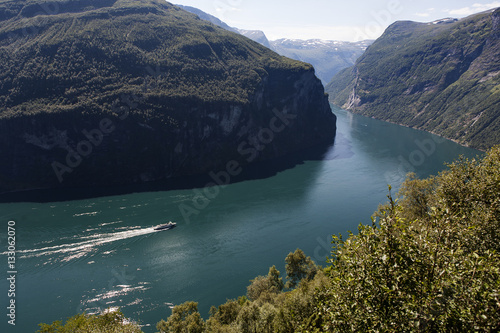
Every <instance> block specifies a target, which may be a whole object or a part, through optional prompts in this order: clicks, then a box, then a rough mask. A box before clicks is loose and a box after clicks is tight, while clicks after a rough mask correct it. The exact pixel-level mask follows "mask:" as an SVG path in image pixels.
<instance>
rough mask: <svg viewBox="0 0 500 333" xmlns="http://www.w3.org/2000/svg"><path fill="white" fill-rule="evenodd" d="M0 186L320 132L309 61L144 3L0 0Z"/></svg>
mask: <svg viewBox="0 0 500 333" xmlns="http://www.w3.org/2000/svg"><path fill="white" fill-rule="evenodd" d="M0 19H2V21H0V60H1V61H0V151H1V153H2V160H1V162H0V192H2V191H4V192H5V191H13V190H26V189H33V188H54V187H77V186H78V187H80V186H108V185H123V184H130V183H140V182H148V181H156V180H162V179H171V178H174V179H178V178H182V177H184V176H189V175H197V174H203V173H210V172H213V173H217V172H218V171H220V170H226V171H227V172H229V173H230V174H231V175H233V174H237V173H238V172H241V169H242V168H244V167H245V166H246V165H248V164H250V163H253V162H257V161H265V160H271V159H274V158H277V157H280V156H284V155H286V154H288V153H291V152H295V151H298V150H301V149H305V148H308V147H312V146H314V145H318V144H322V143H325V142H330V141H331V140H332V139H333V137H334V135H335V116H334V115H333V114H332V113H331V110H330V107H329V103H328V100H327V97H326V95H325V94H324V89H323V86H322V84H321V82H320V80H319V79H317V78H316V76H315V74H314V70H313V68H312V67H311V66H310V65H307V64H304V63H301V62H297V61H293V60H290V59H287V58H284V57H281V56H279V55H277V54H276V53H274V52H272V51H270V50H268V49H266V48H265V47H263V46H261V45H259V44H257V43H255V42H253V41H251V40H249V39H247V38H245V37H243V36H240V35H238V34H235V33H232V32H228V31H225V30H223V29H221V28H219V27H216V26H214V25H212V24H210V23H208V22H205V21H202V20H200V19H198V18H197V17H196V16H195V15H193V14H190V13H187V12H185V11H183V10H181V9H180V8H178V7H176V6H173V5H171V4H169V3H166V2H163V1H159V0H158V1H155V0H141V1H131V0H130V1H128V0H107V1H97V0H66V1H55V2H54V1H50V2H46V1H42V0H40V1H31V2H29V3H25V2H24V1H2V2H0Z"/></svg>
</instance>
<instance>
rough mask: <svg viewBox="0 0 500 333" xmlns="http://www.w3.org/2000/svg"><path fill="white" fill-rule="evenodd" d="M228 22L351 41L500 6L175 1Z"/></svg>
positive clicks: (358, 0) (278, 33) (272, 32)
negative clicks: (399, 24) (395, 26)
mask: <svg viewBox="0 0 500 333" xmlns="http://www.w3.org/2000/svg"><path fill="white" fill-rule="evenodd" d="M171 2H173V3H176V4H181V5H186V6H193V7H196V8H199V9H201V10H203V11H205V12H207V13H209V14H212V15H214V16H216V17H218V18H220V19H221V20H223V21H224V22H226V23H227V24H229V25H230V26H233V27H237V28H241V29H250V30H252V29H255V30H263V31H264V32H265V33H266V35H267V36H268V38H269V39H270V40H275V39H279V38H297V39H313V38H319V39H330V40H345V41H354V40H362V39H370V38H377V37H379V36H380V35H381V34H382V32H383V31H384V30H385V28H387V26H388V25H389V24H391V23H393V22H394V21H398V20H412V21H419V22H430V21H434V20H437V19H441V18H445V17H456V18H461V17H465V16H468V15H471V14H474V13H478V12H481V11H484V10H488V9H491V8H495V7H500V0H485V1H481V0H476V1H464V0H439V1H437V0H432V1H430V0H347V1H346V0H342V1H341V0H307V1H306V0H301V1H299V0H286V1H285V0H174V1H171Z"/></svg>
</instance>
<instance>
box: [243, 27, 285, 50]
mask: <svg viewBox="0 0 500 333" xmlns="http://www.w3.org/2000/svg"><path fill="white" fill-rule="evenodd" d="M236 30H237V32H238V33H240V34H242V35H243V36H245V37H248V38H250V39H251V40H254V41H256V42H257V43H260V44H262V45H264V46H265V47H267V48H270V49H272V47H271V44H270V43H269V40H268V39H267V36H266V34H265V33H264V32H263V31H260V30H244V29H236ZM282 55H284V54H282Z"/></svg>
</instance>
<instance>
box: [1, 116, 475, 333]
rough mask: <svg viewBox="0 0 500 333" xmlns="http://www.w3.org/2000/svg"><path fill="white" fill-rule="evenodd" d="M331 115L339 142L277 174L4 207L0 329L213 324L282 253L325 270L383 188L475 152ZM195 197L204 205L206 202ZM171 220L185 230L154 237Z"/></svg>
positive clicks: (366, 219) (426, 136) (281, 264)
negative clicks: (189, 315)
mask: <svg viewBox="0 0 500 333" xmlns="http://www.w3.org/2000/svg"><path fill="white" fill-rule="evenodd" d="M334 112H335V113H336V115H337V116H338V124H337V126H338V130H337V137H336V140H335V144H334V145H333V146H332V147H331V148H330V149H329V150H328V152H327V153H326V155H325V156H324V159H322V160H316V161H306V162H304V163H302V164H299V165H297V166H295V167H293V168H291V169H287V170H285V171H282V172H279V173H278V174H276V175H275V176H273V177H270V178H266V179H259V180H248V181H243V182H239V183H236V184H232V185H229V186H226V187H224V188H221V187H218V188H211V189H209V190H204V189H200V190H198V191H195V190H176V191H163V192H147V193H134V194H127V195H119V196H108V197H99V198H94V199H86V200H77V201H64V202H48V203H4V204H0V228H1V230H2V233H1V235H2V236H1V237H2V238H0V246H1V250H0V251H1V252H2V254H1V255H0V262H1V263H2V265H1V266H2V267H4V269H3V270H4V274H5V276H6V275H7V271H8V267H7V253H6V251H7V228H8V221H10V220H12V221H15V223H16V224H15V229H16V251H17V252H16V267H15V268H16V271H17V274H16V296H15V300H16V326H15V327H13V326H11V325H8V324H7V320H8V319H9V318H8V317H7V316H6V315H5V314H6V313H7V311H8V310H7V309H6V307H7V306H8V302H9V300H10V299H11V298H8V297H7V292H8V290H9V284H8V282H7V279H6V278H4V279H2V281H1V282H0V294H1V295H2V304H3V305H4V307H3V308H4V309H5V310H4V311H5V314H4V315H3V316H2V317H3V318H4V319H3V320H2V323H0V330H1V331H2V332H23V333H25V332H34V331H36V329H37V324H38V323H40V322H52V321H54V320H59V319H65V318H66V317H68V316H72V315H74V314H76V313H77V312H81V311H83V310H86V311H87V312H91V313H94V312H97V311H100V310H103V309H105V308H107V307H110V306H112V307H114V306H120V307H121V308H122V311H123V312H124V313H125V314H126V315H127V316H128V317H130V318H132V319H133V320H139V321H140V322H141V323H142V324H143V325H145V326H144V328H143V330H144V331H145V332H153V331H154V326H155V325H156V322H158V321H159V320H160V319H162V318H164V319H166V318H167V317H168V316H169V315H170V312H171V310H170V306H171V305H172V304H180V303H183V302H185V301H187V300H194V301H197V302H199V308H200V312H201V313H202V315H203V316H204V317H207V316H208V311H209V308H210V306H211V305H218V304H221V303H223V302H225V301H226V299H228V298H235V297H237V296H239V295H243V294H245V292H246V286H247V285H248V284H249V280H250V279H252V278H254V277H255V276H257V275H263V274H266V273H267V271H268V268H269V266H272V265H274V264H275V265H276V266H277V267H278V269H280V270H281V271H282V272H283V271H284V258H285V256H286V255H287V254H288V253H289V252H291V251H294V250H295V249H296V248H298V247H299V248H301V249H303V250H304V251H305V252H306V253H307V254H308V255H310V256H311V257H312V258H313V259H314V260H315V261H316V262H317V263H320V264H321V263H324V262H325V258H326V256H327V255H328V253H329V250H330V239H331V238H330V235H331V234H334V233H335V234H338V233H344V234H345V233H346V232H347V231H348V230H353V231H355V230H356V228H357V226H358V224H359V223H370V215H371V214H372V213H373V212H374V211H375V210H376V208H377V206H378V205H379V204H380V203H383V202H385V201H386V195H387V184H388V183H390V184H392V185H393V187H395V188H396V189H397V188H398V187H399V185H400V183H401V181H402V180H403V179H404V175H405V173H406V172H408V171H414V172H416V173H417V174H418V175H419V176H421V177H425V176H428V175H431V174H436V173H438V172H439V171H440V170H443V169H444V163H445V162H451V161H452V160H453V159H456V158H457V157H458V156H459V155H460V154H463V155H466V156H468V157H473V156H476V155H477V154H478V153H479V152H478V151H475V150H472V149H468V148H464V147H461V146H459V145H457V144H455V143H453V142H451V141H448V140H443V139H441V138H439V137H437V136H434V135H432V134H429V133H425V132H421V131H416V130H412V129H409V128H405V127H402V126H398V125H393V124H389V123H385V122H381V121H377V120H374V119H370V118H365V117H361V116H357V115H353V114H351V113H349V112H347V111H343V110H340V109H335V110H334ZM204 191H205V192H204ZM200 192H201V193H205V194H206V195H207V196H208V197H209V199H206V200H201V199H200V198H201V197H200V195H199V193H200ZM193 200H195V201H193ZM183 212H184V214H183ZM169 220H172V221H176V222H177V224H178V227H177V228H175V229H173V230H169V231H164V232H155V231H154V230H153V228H152V227H153V226H155V225H157V224H160V223H164V222H168V221H169ZM7 277H8V276H7Z"/></svg>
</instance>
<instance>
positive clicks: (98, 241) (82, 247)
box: [2, 227, 156, 261]
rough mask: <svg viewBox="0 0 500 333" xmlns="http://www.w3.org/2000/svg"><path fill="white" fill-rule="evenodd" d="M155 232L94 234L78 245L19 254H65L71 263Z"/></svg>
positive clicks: (30, 255)
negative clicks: (117, 243)
mask: <svg viewBox="0 0 500 333" xmlns="http://www.w3.org/2000/svg"><path fill="white" fill-rule="evenodd" d="M155 232H156V231H155V230H154V228H153V227H149V228H141V229H133V230H126V231H119V232H114V233H104V234H94V235H90V236H85V237H82V238H80V239H86V240H84V241H80V242H76V243H68V244H60V245H54V246H48V247H43V248H39V249H29V250H19V251H17V253H19V254H21V256H20V258H33V257H42V256H54V255H57V254H64V255H65V258H64V259H63V260H62V261H70V260H72V259H77V258H80V257H83V256H85V255H86V254H88V253H90V252H92V251H93V250H94V249H95V248H96V247H98V246H101V245H104V244H108V243H112V242H116V241H120V240H125V239H129V238H133V237H138V236H144V235H148V234H152V233H155ZM2 254H3V253H2Z"/></svg>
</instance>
